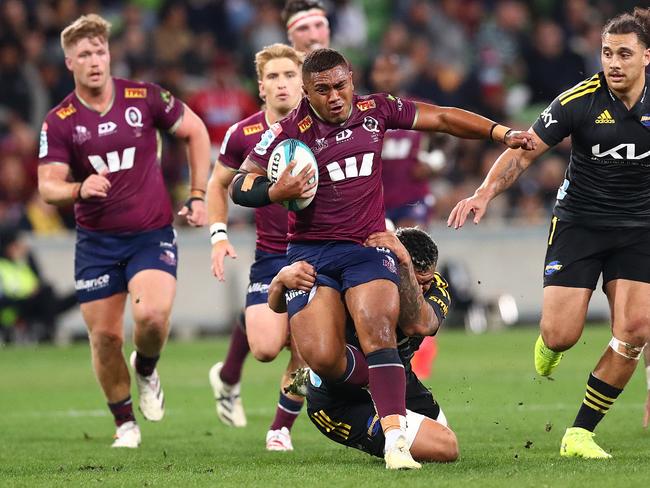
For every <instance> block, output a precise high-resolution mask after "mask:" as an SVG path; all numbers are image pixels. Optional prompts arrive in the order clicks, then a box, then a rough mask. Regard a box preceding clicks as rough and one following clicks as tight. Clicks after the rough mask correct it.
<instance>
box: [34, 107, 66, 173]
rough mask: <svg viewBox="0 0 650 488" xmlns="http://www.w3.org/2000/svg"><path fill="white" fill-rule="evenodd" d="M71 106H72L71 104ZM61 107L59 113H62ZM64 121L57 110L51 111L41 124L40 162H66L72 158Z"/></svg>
mask: <svg viewBox="0 0 650 488" xmlns="http://www.w3.org/2000/svg"><path fill="white" fill-rule="evenodd" d="M70 107H72V106H71V105H70ZM61 110H63V109H60V110H58V113H62V112H61ZM70 110H73V109H70ZM63 124H64V122H63V120H62V119H61V118H60V116H58V115H57V112H55V111H52V112H50V113H49V114H48V115H47V117H46V118H45V122H43V125H42V126H41V135H40V139H39V147H38V163H39V164H47V163H66V164H70V161H71V160H72V155H71V150H72V148H71V147H70V144H69V138H66V137H64V126H63Z"/></svg>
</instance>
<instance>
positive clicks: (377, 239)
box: [363, 230, 411, 263]
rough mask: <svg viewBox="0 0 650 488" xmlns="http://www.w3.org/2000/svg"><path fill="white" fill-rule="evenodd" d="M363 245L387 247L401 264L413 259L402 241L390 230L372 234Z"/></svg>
mask: <svg viewBox="0 0 650 488" xmlns="http://www.w3.org/2000/svg"><path fill="white" fill-rule="evenodd" d="M363 245H364V246H366V247H385V248H386V249H390V250H391V251H392V252H393V254H395V256H396V257H397V260H398V261H399V262H400V263H405V262H407V261H408V260H410V259H411V256H410V255H409V253H408V251H407V250H406V248H405V247H404V244H402V241H400V240H399V239H398V238H397V236H396V235H395V233H394V232H391V231H389V230H387V231H384V232H375V233H374V234H370V236H369V237H368V238H367V239H366V241H365V242H364V243H363Z"/></svg>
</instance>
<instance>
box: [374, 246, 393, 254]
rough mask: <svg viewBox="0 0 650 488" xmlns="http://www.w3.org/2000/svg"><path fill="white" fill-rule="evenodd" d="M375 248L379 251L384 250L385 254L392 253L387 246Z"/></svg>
mask: <svg viewBox="0 0 650 488" xmlns="http://www.w3.org/2000/svg"><path fill="white" fill-rule="evenodd" d="M375 249H377V252H383V253H384V254H390V249H388V248H387V247H376V248H375Z"/></svg>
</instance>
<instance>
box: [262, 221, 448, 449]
mask: <svg viewBox="0 0 650 488" xmlns="http://www.w3.org/2000/svg"><path fill="white" fill-rule="evenodd" d="M366 245H367V246H372V247H385V248H387V249H390V250H391V251H393V253H394V254H395V255H396V256H397V259H398V261H399V275H400V285H399V298H400V316H399V320H398V328H397V343H398V351H399V355H400V359H401V361H402V364H403V365H404V369H405V373H406V408H407V410H406V418H407V431H406V438H407V440H408V447H409V449H410V451H411V453H412V454H413V457H414V459H416V460H418V461H438V462H448V461H455V460H456V459H457V458H458V441H457V439H456V436H455V434H454V433H453V432H452V431H451V430H450V429H449V428H448V427H447V421H446V418H445V416H444V414H443V413H442V410H441V408H440V405H438V403H437V402H436V401H435V400H434V399H433V396H432V395H431V392H430V391H429V390H428V389H427V388H426V387H425V386H424V385H423V384H422V383H420V381H419V379H418V377H417V376H416V375H415V373H414V372H413V370H412V368H411V359H412V358H413V355H414V354H415V353H416V351H417V350H418V348H419V346H420V344H421V343H422V341H423V340H424V338H425V337H429V336H432V335H435V334H436V333H437V332H438V330H439V328H440V325H441V324H442V321H443V320H444V318H445V316H446V315H447V311H448V310H449V304H450V301H451V297H450V296H449V292H448V291H447V282H446V281H445V280H444V278H442V276H440V275H439V274H438V273H436V264H437V261H438V248H437V246H436V244H435V243H434V242H433V240H432V239H431V237H430V236H429V235H428V234H427V233H426V232H424V231H422V230H419V229H417V228H405V229H398V231H397V235H395V234H393V233H392V232H379V233H376V234H373V235H371V236H370V237H369V239H368V240H367V241H366ZM315 281H316V273H315V271H314V268H313V266H311V265H310V264H309V263H307V262H305V261H299V262H297V263H294V264H292V265H291V266H287V267H285V268H283V269H282V270H281V272H280V273H279V274H278V275H277V276H276V277H275V278H274V279H273V282H272V283H271V286H270V289H269V304H270V306H271V308H273V309H275V310H277V311H280V310H286V301H285V292H286V291H287V290H289V289H301V290H304V291H310V290H311V287H312V286H313V285H314V283H315ZM346 336H347V344H346V346H345V347H346V349H351V348H353V349H357V350H358V349H359V348H360V345H359V340H358V338H357V336H356V334H355V328H354V324H348V325H347V327H346ZM359 360H362V358H359ZM362 361H363V360H362ZM363 363H365V361H363ZM357 373H358V374H364V373H365V380H366V381H367V379H368V367H367V363H365V364H364V365H360V367H359V368H357ZM303 374H304V373H303V372H299V373H298V376H297V377H296V381H299V380H303V381H305V383H306V384H305V386H306V388H307V392H306V393H307V410H308V412H309V417H310V419H311V421H312V422H313V423H314V425H315V426H316V428H317V429H318V430H320V431H321V432H322V433H323V434H324V435H325V436H327V437H329V438H330V439H331V440H333V441H335V442H338V443H340V444H343V445H345V446H349V447H354V448H356V449H360V450H362V451H365V452H367V453H369V454H371V455H374V456H378V457H381V456H383V447H384V435H383V432H382V430H381V429H380V424H379V418H378V416H377V413H376V411H375V406H374V404H373V402H372V398H371V397H370V394H369V393H368V391H367V389H366V387H365V385H357V386H350V385H347V384H340V383H336V382H332V381H329V380H327V379H322V378H320V377H319V376H318V375H316V374H314V373H308V377H305V376H303ZM360 381H363V380H360ZM293 386H294V387H295V386H297V385H293Z"/></svg>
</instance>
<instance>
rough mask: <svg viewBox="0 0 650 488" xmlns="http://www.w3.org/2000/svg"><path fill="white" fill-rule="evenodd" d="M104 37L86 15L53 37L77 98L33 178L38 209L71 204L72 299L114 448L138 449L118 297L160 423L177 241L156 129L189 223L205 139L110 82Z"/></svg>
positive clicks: (144, 395)
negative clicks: (182, 178)
mask: <svg viewBox="0 0 650 488" xmlns="http://www.w3.org/2000/svg"><path fill="white" fill-rule="evenodd" d="M109 34H110V24H109V23H108V22H106V21H105V20H104V19H103V18H101V17H100V16H98V15H95V14H90V15H86V16H82V17H80V18H78V19H77V20H76V21H74V22H73V23H72V24H70V25H69V26H68V27H66V28H65V29H64V30H63V32H62V33H61V45H62V47H63V51H64V53H65V63H66V67H67V68H68V69H69V70H70V71H71V72H72V74H73V77H74V83H75V89H74V92H72V93H71V94H70V95H68V96H67V97H66V98H65V99H64V100H63V101H62V102H61V103H60V104H59V105H57V106H56V107H55V108H54V109H52V110H51V111H50V112H49V114H48V115H47V117H46V119H45V122H44V123H43V128H42V130H41V138H40V149H39V163H40V166H39V168H38V179H39V191H40V193H41V196H42V197H43V199H44V200H45V201H46V202H48V203H51V204H56V205H67V204H70V203H72V202H74V204H75V220H76V223H77V242H76V247H75V280H76V290H77V298H78V300H79V302H80V303H81V312H82V315H83V317H84V321H85V322H86V326H87V327H88V332H89V336H90V348H91V352H92V362H93V367H94V369H95V374H96V375H97V379H98V381H99V384H100V385H101V387H102V390H103V391H104V395H105V396H106V399H107V400H108V406H109V408H110V410H111V412H112V413H113V416H114V417H115V424H116V425H117V432H116V435H115V442H113V447H138V445H139V444H140V429H139V427H138V425H137V423H136V420H135V417H134V415H133V409H132V405H131V396H130V386H131V382H130V377H129V371H128V369H127V365H126V362H125V361H124V356H123V354H122V346H123V343H124V331H123V320H124V319H123V315H124V307H125V304H126V299H127V294H128V295H130V297H131V308H132V311H133V319H134V321H135V328H134V334H133V342H134V345H135V351H134V352H133V354H132V355H131V358H130V359H131V361H130V362H131V365H132V367H133V368H134V370H135V378H136V382H137V385H138V392H139V395H140V410H141V411H142V414H143V415H144V417H145V418H146V419H148V420H153V421H158V420H161V419H162V418H163V414H164V395H163V390H162V388H161V385H160V378H159V376H158V373H157V371H156V363H157V362H158V358H159V357H160V353H161V351H162V348H163V346H164V344H165V341H166V339H167V335H168V332H169V317H170V313H171V308H172V302H173V300H174V294H175V292H176V265H177V250H176V237H175V232H174V229H173V228H172V226H171V223H172V218H173V215H172V208H171V203H170V200H169V196H168V194H167V191H166V189H165V185H164V181H163V177H162V172H161V170H160V158H159V151H158V148H159V146H158V130H166V131H169V132H171V133H172V134H174V135H175V136H176V137H179V138H182V139H185V140H186V141H187V146H188V152H189V165H190V170H191V171H190V174H191V176H190V178H191V184H190V187H191V189H190V197H189V198H188V200H187V202H186V204H185V206H184V207H183V209H182V210H181V212H179V214H181V215H184V216H186V218H187V221H188V222H189V223H190V225H193V226H201V225H204V224H205V223H206V212H205V207H204V203H203V199H204V195H205V188H206V184H207V179H208V172H209V168H210V142H209V139H208V134H207V131H206V129H205V126H204V125H203V123H202V122H201V120H200V119H199V118H198V117H197V116H196V115H195V114H194V113H193V112H192V111H191V110H189V109H188V108H187V107H186V106H185V105H184V104H183V103H182V102H180V101H178V100H177V99H176V98H174V96H173V95H172V94H171V93H169V92H168V91H166V90H163V89H162V88H160V87H159V86H157V85H154V84H151V83H140V82H135V81H130V80H125V79H121V78H113V77H111V74H110V52H109V46H108V38H109Z"/></svg>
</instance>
